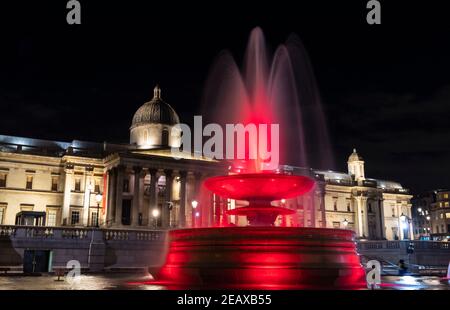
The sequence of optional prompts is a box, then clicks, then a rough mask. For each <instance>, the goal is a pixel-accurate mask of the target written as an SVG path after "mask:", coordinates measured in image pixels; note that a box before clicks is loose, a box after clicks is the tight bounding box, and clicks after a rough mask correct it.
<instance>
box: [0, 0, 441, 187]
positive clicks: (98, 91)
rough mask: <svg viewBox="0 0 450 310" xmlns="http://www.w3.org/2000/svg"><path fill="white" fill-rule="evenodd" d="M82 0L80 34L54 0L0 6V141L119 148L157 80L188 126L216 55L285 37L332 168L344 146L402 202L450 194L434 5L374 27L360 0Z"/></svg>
mask: <svg viewBox="0 0 450 310" xmlns="http://www.w3.org/2000/svg"><path fill="white" fill-rule="evenodd" d="M80 2H81V4H82V25H80V26H69V25H67V24H66V12H67V10H66V8H65V4H66V1H64V0H62V1H44V0H41V1H37V0H36V1H29V2H27V1H14V2H12V3H15V5H14V7H13V6H12V5H11V4H9V5H8V4H7V3H4V4H3V2H2V7H1V8H0V27H1V28H0V35H1V37H0V42H1V43H0V109H1V110H0V134H6V135H17V136H28V137H35V138H43V139H55V140H72V139H79V140H88V141H104V140H107V141H113V142H121V141H122V142H126V141H127V140H128V128H129V126H130V122H131V118H132V116H133V113H134V112H135V110H136V109H137V108H138V107H139V106H140V105H141V104H142V103H144V102H145V101H148V100H149V99H151V97H152V89H153V86H154V85H155V83H159V84H160V85H161V87H162V89H163V97H164V99H165V100H166V101H167V102H169V103H170V104H171V105H172V106H173V107H174V108H175V109H176V110H177V112H178V113H179V114H180V117H181V119H182V120H183V121H185V122H189V120H190V119H191V118H192V117H193V115H194V114H195V112H198V111H199V110H200V104H199V102H200V98H201V95H202V91H203V85H204V83H205V79H206V77H207V74H208V70H209V69H210V66H211V64H212V62H213V60H214V58H215V57H216V56H217V55H218V53H219V52H220V51H221V50H223V49H230V50H231V51H232V53H233V54H234V56H235V57H236V58H237V59H238V61H239V60H241V59H242V57H243V51H244V49H245V46H246V42H247V39H248V35H249V32H250V30H251V29H252V28H253V27H255V26H260V27H262V29H263V30H264V32H265V35H266V39H267V41H268V43H269V44H270V45H271V47H272V48H275V47H276V46H277V45H278V44H280V43H282V42H284V40H285V39H286V38H287V36H288V35H289V34H290V33H292V32H294V33H296V34H297V35H298V36H299V37H300V38H301V39H302V41H303V43H304V45H305V46H306V49H307V50H308V52H309V55H310V58H311V62H312V65H313V67H314V70H315V74H316V78H317V83H318V85H319V88H320V92H321V95H322V98H323V103H324V109H325V113H326V117H327V122H328V126H329V131H330V134H331V140H332V145H333V154H334V161H335V163H336V167H331V168H335V169H338V170H342V171H346V161H347V157H348V155H349V154H350V153H351V150H352V148H353V147H356V148H357V149H358V151H359V153H360V154H361V155H362V156H363V157H364V159H365V160H366V175H367V176H369V177H374V178H383V179H393V180H397V181H399V182H401V183H402V184H403V185H404V186H406V187H409V188H411V189H412V190H413V192H419V191H421V190H427V189H433V188H444V187H450V163H449V155H450V123H449V116H450V17H449V16H446V15H445V12H446V10H445V7H440V5H443V3H444V1H426V2H425V1H421V2H418V3H414V2H411V1H386V0H384V1H381V3H382V25H378V26H369V25H367V23H366V21H365V20H366V12H367V9H366V8H365V6H366V3H367V1H365V0H358V1H356V0H355V1H349V0H345V1H344V0H341V1H281V0H278V1H270V3H267V4H261V1H254V2H252V1H210V2H211V3H210V4H204V3H203V2H204V1H179V2H180V3H182V4H180V3H179V2H170V1H160V4H158V3H153V1H130V0H127V1H117V2H111V1H92V0H90V1H86V0H84V1H83V0H81V1H80ZM311 2H313V3H314V5H312V4H311ZM393 2H395V3H393ZM161 3H164V4H161ZM243 3H245V4H243ZM306 3H308V4H306Z"/></svg>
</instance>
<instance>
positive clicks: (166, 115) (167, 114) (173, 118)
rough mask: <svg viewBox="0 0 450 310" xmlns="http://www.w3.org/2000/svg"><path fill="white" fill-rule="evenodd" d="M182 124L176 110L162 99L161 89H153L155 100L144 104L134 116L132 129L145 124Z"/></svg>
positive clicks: (156, 87)
mask: <svg viewBox="0 0 450 310" xmlns="http://www.w3.org/2000/svg"><path fill="white" fill-rule="evenodd" d="M179 123H180V118H179V117H178V115H177V113H176V112H175V110H174V109H173V108H172V107H171V106H170V105H169V104H168V103H166V102H165V101H163V100H162V99H161V88H159V86H158V85H156V86H155V88H154V89H153V99H152V100H150V101H149V102H146V103H144V104H143V105H142V106H141V107H140V108H139V109H138V110H137V111H136V113H135V114H134V116H133V121H132V123H131V128H133V127H136V126H139V125H145V124H165V125H176V124H179Z"/></svg>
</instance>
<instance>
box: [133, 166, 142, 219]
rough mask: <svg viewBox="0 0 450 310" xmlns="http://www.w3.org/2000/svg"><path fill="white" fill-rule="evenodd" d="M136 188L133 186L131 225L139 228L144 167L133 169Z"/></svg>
mask: <svg viewBox="0 0 450 310" xmlns="http://www.w3.org/2000/svg"><path fill="white" fill-rule="evenodd" d="M133 171H134V186H133V208H132V211H131V225H132V226H139V205H140V200H141V197H140V196H141V192H140V181H141V177H142V173H141V172H142V167H139V166H135V167H133Z"/></svg>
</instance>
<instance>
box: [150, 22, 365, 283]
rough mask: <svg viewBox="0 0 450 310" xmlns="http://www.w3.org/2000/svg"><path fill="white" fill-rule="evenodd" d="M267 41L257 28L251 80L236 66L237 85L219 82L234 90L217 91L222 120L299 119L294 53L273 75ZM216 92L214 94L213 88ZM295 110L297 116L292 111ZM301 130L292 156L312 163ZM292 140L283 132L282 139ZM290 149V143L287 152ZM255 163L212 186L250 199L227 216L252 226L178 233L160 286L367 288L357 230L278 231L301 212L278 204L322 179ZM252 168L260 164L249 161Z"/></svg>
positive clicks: (282, 57)
mask: <svg viewBox="0 0 450 310" xmlns="http://www.w3.org/2000/svg"><path fill="white" fill-rule="evenodd" d="M261 42H262V32H261V31H260V29H255V30H254V31H253V33H252V35H251V39H250V43H249V48H248V52H247V66H246V70H245V78H243V77H242V76H243V75H241V74H240V73H239V72H238V70H236V69H235V68H236V67H235V66H234V65H231V67H230V66H228V67H227V69H228V70H224V71H225V72H227V74H228V76H229V77H230V79H229V80H228V81H222V80H220V81H217V83H216V84H217V85H228V87H223V88H221V89H218V90H217V94H218V95H217V97H218V98H220V99H219V101H220V103H221V104H219V105H218V106H219V107H221V108H225V107H226V109H227V110H225V111H223V113H222V112H220V111H218V110H217V111H216V115H226V116H230V115H231V119H230V118H228V119H223V121H224V122H227V123H234V124H235V123H238V121H239V120H241V121H243V123H246V124H248V123H256V124H261V123H266V124H268V123H274V122H275V123H281V122H282V121H283V119H284V116H286V115H288V114H290V115H291V116H292V115H295V116H299V113H296V112H295V111H297V110H296V108H295V107H297V106H298V102H297V101H295V100H296V99H295V98H297V97H296V95H292V94H293V93H295V94H297V93H296V91H295V90H294V88H293V85H294V84H295V81H293V76H294V75H293V74H292V72H291V71H290V70H291V69H290V68H291V65H292V64H291V61H290V58H289V57H288V53H287V48H286V47H283V48H281V51H280V50H279V51H278V52H277V53H276V56H275V57H274V60H273V64H272V67H271V68H270V70H269V67H268V65H267V63H266V62H267V58H266V55H265V50H264V47H263V46H264V44H263V43H261ZM228 60H229V59H228ZM269 71H270V73H269ZM230 72H231V73H230ZM215 74H216V75H217V76H220V78H221V79H226V78H225V76H227V74H218V72H215V71H214V70H213V76H214V75H215ZM213 80H214V79H213ZM216 84H214V85H216ZM308 85H310V83H309V84H308ZM208 91H209V93H211V91H210V89H208ZM208 91H207V93H208ZM289 94H291V95H289ZM207 97H208V96H207ZM293 99H295V100H294V101H292V100H293ZM221 100H224V101H223V102H222V101H221ZM212 101H214V100H212ZM212 101H210V102H212ZM227 104H228V105H227ZM230 105H236V106H235V107H234V108H233V107H230ZM292 107H294V108H293V109H294V110H295V111H294V112H292V111H291V110H289V108H291V109H292ZM286 109H288V110H286ZM212 110H214V109H212ZM227 111H228V112H227ZM233 111H234V112H233ZM281 112H285V114H283V113H281ZM290 119H291V120H292V118H290ZM299 123H301V121H300V119H299V118H298V119H297V123H295V124H296V125H295V124H294V125H292V124H289V126H290V128H291V129H292V128H294V129H295V128H297V127H296V126H298V124H299ZM289 126H288V127H289ZM294 129H292V130H291V131H293V132H294V135H292V132H290V135H291V136H295V135H298V136H300V139H299V143H296V142H298V140H295V141H294V140H292V141H289V142H290V144H291V145H293V146H295V148H294V149H292V148H291V151H290V152H294V153H292V154H297V155H298V156H300V157H301V158H302V159H304V158H303V157H304V143H303V142H304V140H303V130H302V129H300V130H298V131H297V130H294ZM297 129H298V128H297ZM286 135H287V133H286V131H283V130H282V127H280V136H286ZM323 139H325V138H323ZM287 144H289V143H286V142H285V143H283V142H282V145H283V146H284V148H282V150H284V149H285V148H286V146H287ZM250 147H251V146H250ZM282 155H283V154H282ZM280 158H281V159H282V160H285V159H286V158H287V157H286V156H284V157H282V156H280ZM255 162H256V164H257V165H256V169H246V170H243V171H241V170H239V171H234V172H236V173H234V174H230V175H226V176H217V177H212V178H209V179H207V180H206V181H205V182H204V186H205V187H206V188H207V189H208V190H210V191H212V192H213V193H214V194H216V195H217V196H220V197H223V198H227V199H234V200H239V201H248V205H247V206H244V207H238V208H235V209H231V210H227V211H226V212H227V213H226V214H225V215H224V216H232V215H234V216H245V217H246V218H247V221H248V226H245V227H237V226H234V227H201V228H188V229H177V230H172V231H170V233H169V244H168V253H167V258H166V262H165V265H164V266H163V267H162V268H161V269H160V270H159V271H158V272H155V273H154V276H155V278H156V280H157V281H159V282H160V283H163V284H165V285H166V286H167V287H168V288H173V289H186V288H187V289H189V288H239V289H242V288H249V289H255V288H256V289H258V288H261V289H359V288H363V287H364V286H365V272H364V269H363V268H362V266H361V264H360V260H359V256H358V254H357V252H356V246H355V241H354V237H355V234H354V232H353V231H351V230H341V229H325V228H314V227H279V226H276V225H275V220H276V218H277V217H278V216H286V215H290V214H294V213H296V210H292V209H289V208H282V207H278V206H273V205H272V202H274V201H279V200H281V199H289V198H295V197H297V196H300V195H303V194H306V193H308V192H309V191H311V190H312V189H313V188H314V186H315V182H314V180H313V179H312V178H311V177H310V176H309V175H292V174H291V175H288V174H284V173H279V172H278V171H277V170H272V171H261V168H260V167H258V164H259V160H258V159H257V160H256V161H255ZM303 163H304V162H303ZM247 164H249V165H250V164H253V162H251V161H247Z"/></svg>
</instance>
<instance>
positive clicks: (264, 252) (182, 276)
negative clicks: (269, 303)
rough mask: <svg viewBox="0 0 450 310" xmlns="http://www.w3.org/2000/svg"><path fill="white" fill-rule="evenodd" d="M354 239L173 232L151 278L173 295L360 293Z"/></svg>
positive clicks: (254, 231)
mask: <svg viewBox="0 0 450 310" xmlns="http://www.w3.org/2000/svg"><path fill="white" fill-rule="evenodd" d="M354 237H355V235H354V232H353V231H350V230H340V229H323V228H297V227H251V226H249V227H223V228H197V229H179V230H172V231H170V233H169V249H168V254H167V259H166V263H165V265H164V266H163V267H162V269H160V270H159V272H157V273H156V274H155V276H156V279H157V280H158V281H161V282H164V283H165V285H167V286H168V287H169V288H172V289H173V288H176V289H186V288H240V289H246V288H247V289H269V288H270V289H360V288H364V287H365V272H364V269H363V267H362V266H361V264H360V260H359V256H358V254H357V252H356V245H355V242H354Z"/></svg>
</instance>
